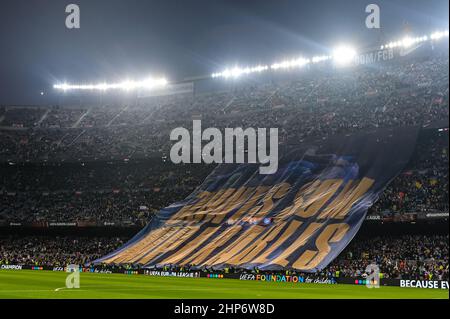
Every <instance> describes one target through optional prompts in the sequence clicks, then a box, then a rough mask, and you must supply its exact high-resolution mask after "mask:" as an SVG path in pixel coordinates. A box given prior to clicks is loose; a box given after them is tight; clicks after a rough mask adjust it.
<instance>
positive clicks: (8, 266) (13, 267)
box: [1, 265, 22, 270]
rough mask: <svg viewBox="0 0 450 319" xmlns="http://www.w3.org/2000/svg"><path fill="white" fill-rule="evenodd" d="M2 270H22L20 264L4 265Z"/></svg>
mask: <svg viewBox="0 0 450 319" xmlns="http://www.w3.org/2000/svg"><path fill="white" fill-rule="evenodd" d="M1 269H2V270H22V266H20V265H2V268H1Z"/></svg>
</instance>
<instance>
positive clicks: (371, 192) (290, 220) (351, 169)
mask: <svg viewBox="0 0 450 319" xmlns="http://www.w3.org/2000/svg"><path fill="white" fill-rule="evenodd" d="M417 133H418V129H416V128H401V129H393V130H378V131H374V132H370V133H364V134H357V135H353V136H340V137H337V136H336V137H332V138H329V139H327V140H320V141H316V142H308V143H306V142H305V143H301V144H300V145H295V146H290V147H288V148H286V149H285V150H283V151H281V152H280V153H282V154H283V156H282V158H281V159H280V162H279V169H278V171H277V172H276V173H275V174H273V175H260V174H259V172H258V169H259V166H258V165H246V164H241V165H230V164H226V165H225V164H224V165H220V166H218V167H217V168H216V169H215V170H214V171H213V173H212V174H211V175H210V176H209V177H208V178H207V179H206V180H205V181H204V183H203V184H202V185H201V186H199V187H198V189H196V190H195V191H194V192H193V193H192V194H191V195H190V196H189V197H188V198H186V200H184V201H182V202H178V203H176V204H173V205H171V206H169V207H167V208H164V209H162V210H161V211H160V212H159V213H158V214H157V216H156V218H154V219H153V221H152V222H151V223H150V224H149V225H148V226H146V227H145V228H144V229H143V230H142V231H141V232H140V233H138V234H137V235H136V236H135V237H134V238H133V239H132V240H130V241H129V242H128V243H127V244H126V245H125V246H124V247H122V248H120V249H119V250H117V251H115V252H113V253H111V254H109V255H107V256H105V257H103V258H101V259H99V260H96V261H95V263H105V264H139V265H143V266H148V267H150V266H163V265H169V264H176V265H191V266H192V267H213V268H214V269H222V268H225V267H238V268H244V269H252V268H254V267H258V268H259V269H261V270H280V269H285V268H289V269H296V270H299V271H303V272H315V271H317V270H320V269H323V268H324V267H326V266H327V265H328V264H329V263H330V262H331V261H332V260H333V259H334V258H335V257H337V256H338V255H339V253H340V252H341V251H342V250H343V249H344V248H345V247H346V246H347V245H348V244H349V243H350V241H351V240H352V238H353V237H354V236H355V234H356V233H357V232H358V230H359V228H360V226H361V224H362V222H363V221H364V219H365V217H366V213H367V210H368V208H369V207H370V206H371V205H372V204H373V203H374V201H376V199H377V198H378V196H379V194H380V193H381V192H382V191H383V189H384V188H385V187H386V185H387V184H388V183H389V182H390V181H391V180H392V179H393V178H394V177H395V176H396V175H397V174H398V173H399V172H400V171H401V170H402V169H403V168H404V166H405V165H406V164H407V162H408V161H409V158H410V156H411V154H412V152H413V150H414V146H415V142H416V138H417Z"/></svg>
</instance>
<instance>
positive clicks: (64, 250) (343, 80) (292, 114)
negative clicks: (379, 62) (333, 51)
mask: <svg viewBox="0 0 450 319" xmlns="http://www.w3.org/2000/svg"><path fill="white" fill-rule="evenodd" d="M448 67H449V60H448V53H447V54H446V55H432V56H430V57H428V58H420V59H416V60H411V59H406V60H405V61H397V62H395V63H390V64H386V65H383V66H380V67H377V68H373V67H359V68H357V69H356V70H355V69H352V70H351V71H349V70H319V71H315V72H307V71H305V72H304V73H303V74H302V77H300V78H297V79H295V80H294V81H289V82H284V83H278V82H277V83H275V82H274V83H271V84H262V85H256V84H255V85H251V86H243V87H236V88H235V89H234V90H231V91H228V92H220V93H210V94H198V95H194V96H190V97H179V96H171V97H158V98H150V99H146V100H142V101H140V102H139V103H137V104H136V105H102V106H94V105H93V106H89V107H85V108H76V107H70V108H69V107H62V106H57V107H48V108H42V107H41V108H32V107H27V108H24V107H9V106H6V107H1V108H0V161H1V166H0V172H1V184H0V198H1V201H0V203H1V204H0V224H1V223H3V225H4V226H11V224H24V225H25V224H27V223H29V224H32V223H44V224H45V223H52V222H53V223H73V222H74V223H80V224H82V223H85V224H88V225H95V226H99V225H107V224H116V225H122V226H127V225H138V226H143V225H145V223H147V222H148V221H149V220H151V216H152V214H154V213H155V212H156V211H158V210H159V209H160V208H162V207H165V206H167V205H168V204H171V203H173V202H176V201H178V200H181V199H183V198H185V197H186V196H187V195H188V194H190V193H191V192H192V191H193V190H194V189H195V188H196V187H197V186H198V185H199V184H200V183H201V182H202V181H203V180H204V178H205V177H206V176H207V175H208V174H209V173H210V172H211V170H212V169H213V166H206V165H190V166H184V165H182V166H176V165H173V164H169V163H168V162H167V156H168V154H169V150H170V145H171V144H170V143H169V142H170V141H169V138H168V136H169V133H170V130H171V129H173V128H175V127H180V126H181V127H189V126H190V125H191V121H192V119H193V118H194V117H198V116H200V117H201V118H202V121H203V125H204V126H205V127H217V128H225V127H258V126H260V125H261V123H264V126H265V127H278V128H279V129H280V133H281V138H280V140H281V142H282V144H283V145H291V144H293V145H295V144H299V143H301V142H302V141H304V140H305V139H308V138H323V139H324V138H327V137H329V136H332V135H338V134H350V133H354V132H360V131H369V130H372V129H376V128H392V127H401V126H420V127H422V128H423V130H422V133H421V135H420V138H419V141H418V143H417V147H416V151H415V153H414V156H413V158H412V160H411V162H410V164H409V165H408V167H407V168H406V169H405V170H404V171H403V172H402V174H400V175H399V176H397V178H395V179H394V180H393V182H392V183H391V184H390V185H389V187H388V188H387V189H386V190H385V192H384V193H383V195H382V196H381V198H380V199H379V200H378V202H377V203H376V204H375V205H374V206H373V207H372V208H371V210H370V212H369V217H370V216H377V217H379V218H380V220H381V221H389V220H394V221H412V220H411V219H410V218H414V221H416V219H417V216H418V215H424V216H428V215H427V214H437V215H439V214H443V215H444V216H445V214H447V217H446V218H444V220H443V222H447V223H448V211H449V207H448V198H449V195H448V153H449V147H448V145H449V144H448V124H447V126H446V127H445V126H439V125H436V123H442V122H447V123H448V119H449V104H448V102H449V90H448V83H449V77H448ZM411 216H413V217H411ZM124 241H125V239H123V238H121V239H117V238H81V237H72V238H70V237H66V238H63V239H61V238H56V239H55V238H45V239H43V238H40V237H39V238H37V237H25V238H14V237H10V238H2V239H1V241H0V242H1V245H0V247H1V250H0V262H1V263H24V264H29V263H31V264H45V265H64V264H65V263H69V262H70V263H79V264H84V263H86V262H88V261H92V260H93V259H96V258H98V257H100V256H102V255H104V254H105V253H107V252H110V251H111V250H114V249H115V248H117V247H119V246H120V245H121V244H122V243H123V242H124ZM371 261H376V262H377V263H378V264H380V265H381V268H382V272H383V274H384V275H385V276H386V277H387V278H403V279H404V278H416V279H417V278H432V277H433V278H439V279H443V280H448V234H447V235H435V236H432V235H405V236H397V237H393V238H389V237H383V238H371V239H370V240H358V241H355V242H353V243H352V244H351V245H350V246H349V247H348V248H347V249H346V250H345V251H344V252H343V253H342V254H341V255H340V257H339V258H338V259H337V260H335V261H334V262H333V263H332V264H331V265H330V266H329V267H328V268H327V269H325V270H323V274H325V275H327V276H330V275H333V276H335V275H336V273H337V272H338V273H339V274H340V275H346V276H360V275H362V274H363V273H364V271H365V267H366V266H367V264H368V263H370V262H371Z"/></svg>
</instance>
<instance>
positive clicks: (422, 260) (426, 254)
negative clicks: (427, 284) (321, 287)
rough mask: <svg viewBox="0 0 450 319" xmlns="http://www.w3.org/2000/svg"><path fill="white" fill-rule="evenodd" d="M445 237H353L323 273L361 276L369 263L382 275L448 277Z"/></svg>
mask: <svg viewBox="0 0 450 319" xmlns="http://www.w3.org/2000/svg"><path fill="white" fill-rule="evenodd" d="M448 255H449V236H448V234H447V235H432V236H425V235H404V236H383V237H376V238H368V239H364V240H355V241H353V242H352V243H351V244H350V245H349V247H347V248H346V250H344V252H342V253H341V255H340V256H339V257H338V258H337V259H336V260H334V261H333V262H332V263H331V265H329V266H328V267H327V268H326V269H325V270H323V271H322V274H323V275H328V276H330V275H331V276H336V275H337V276H341V277H350V278H354V277H364V276H366V275H367V273H366V268H367V266H368V265H370V264H374V265H377V266H378V267H379V270H380V273H381V274H382V275H381V276H382V278H392V279H415V280H448V279H449V278H448V275H449V272H448Z"/></svg>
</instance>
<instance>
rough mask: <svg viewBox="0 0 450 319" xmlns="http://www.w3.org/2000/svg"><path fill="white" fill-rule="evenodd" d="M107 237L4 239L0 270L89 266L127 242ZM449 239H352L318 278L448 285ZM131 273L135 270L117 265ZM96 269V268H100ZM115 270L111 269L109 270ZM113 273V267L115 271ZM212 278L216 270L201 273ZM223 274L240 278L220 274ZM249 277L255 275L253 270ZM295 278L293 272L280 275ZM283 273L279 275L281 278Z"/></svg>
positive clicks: (0, 246) (0, 243)
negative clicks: (371, 275) (375, 274)
mask: <svg viewBox="0 0 450 319" xmlns="http://www.w3.org/2000/svg"><path fill="white" fill-rule="evenodd" d="M126 240H127V239H126V238H116V237H114V238H110V237H57V238H54V237H36V236H31V237H4V238H0V265H2V264H9V265H29V266H50V267H52V266H66V265H69V264H79V265H90V264H91V262H92V261H94V260H96V259H98V258H100V257H103V256H105V255H106V254H108V253H110V252H112V251H114V250H115V249H117V248H119V247H120V246H121V245H123V244H124V243H125V242H126ZM448 257H449V236H448V235H431V236H430V235H403V236H383V237H375V238H367V239H356V240H354V241H353V242H352V243H351V244H350V245H349V247H347V248H346V249H345V250H344V251H343V252H342V253H341V255H340V256H339V257H338V258H337V259H335V260H334V261H333V262H332V263H331V264H330V265H329V266H328V267H326V268H325V269H323V270H322V271H319V272H317V273H316V274H315V275H317V276H318V277H320V278H331V277H335V278H336V277H343V278H361V277H366V276H367V275H368V273H367V272H366V269H367V266H368V265H377V266H378V267H379V270H380V276H381V278H389V279H414V280H447V281H448V279H449V269H448ZM122 266H123V267H129V268H136V267H138V266H137V265H122ZM100 267H101V265H100ZM113 267H114V266H113ZM116 267H117V266H116ZM161 269H162V270H172V271H189V270H193V269H191V267H190V266H189V265H187V266H183V267H177V266H176V265H167V266H162V268H161ZM201 270H202V271H207V270H209V271H213V272H217V271H218V270H217V269H208V268H204V269H201ZM221 271H225V272H244V271H245V270H243V269H229V268H227V269H225V270H221ZM252 271H254V272H255V271H256V272H260V271H259V270H257V268H255V269H253V270H252ZM284 271H287V272H288V273H290V274H296V271H293V270H287V269H286V270H284ZM284 271H283V272H284Z"/></svg>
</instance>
